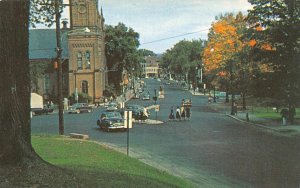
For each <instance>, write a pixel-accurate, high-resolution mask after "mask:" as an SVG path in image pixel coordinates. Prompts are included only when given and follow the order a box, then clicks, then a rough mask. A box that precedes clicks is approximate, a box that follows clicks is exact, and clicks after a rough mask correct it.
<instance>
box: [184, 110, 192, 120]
mask: <svg viewBox="0 0 300 188" xmlns="http://www.w3.org/2000/svg"><path fill="white" fill-rule="evenodd" d="M185 111H186V118H187V119H188V120H189V119H190V117H191V109H190V107H186V109H185Z"/></svg>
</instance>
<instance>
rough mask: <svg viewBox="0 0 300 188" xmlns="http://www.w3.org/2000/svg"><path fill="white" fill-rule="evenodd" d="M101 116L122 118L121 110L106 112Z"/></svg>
mask: <svg viewBox="0 0 300 188" xmlns="http://www.w3.org/2000/svg"><path fill="white" fill-rule="evenodd" d="M101 117H105V118H108V119H110V118H122V116H121V114H120V113H119V112H107V113H105V114H103V115H102V116H101Z"/></svg>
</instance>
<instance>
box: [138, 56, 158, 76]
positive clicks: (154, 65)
mask: <svg viewBox="0 0 300 188" xmlns="http://www.w3.org/2000/svg"><path fill="white" fill-rule="evenodd" d="M159 65H160V61H159V58H158V57H156V56H146V57H145V62H143V63H141V66H142V70H143V72H142V74H143V75H144V76H145V77H146V78H148V77H152V78H154V77H156V78H158V77H160V71H161V69H160V66H159Z"/></svg>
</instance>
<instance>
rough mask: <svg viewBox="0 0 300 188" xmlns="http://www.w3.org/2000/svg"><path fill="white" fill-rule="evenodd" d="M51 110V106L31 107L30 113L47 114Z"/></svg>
mask: <svg viewBox="0 0 300 188" xmlns="http://www.w3.org/2000/svg"><path fill="white" fill-rule="evenodd" d="M52 112H53V108H51V107H47V106H44V108H31V113H32V115H33V116H35V115H43V114H49V113H52Z"/></svg>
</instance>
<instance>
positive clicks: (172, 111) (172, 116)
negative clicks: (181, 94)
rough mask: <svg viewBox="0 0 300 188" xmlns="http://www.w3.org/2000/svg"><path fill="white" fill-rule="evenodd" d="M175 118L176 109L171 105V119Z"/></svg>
mask: <svg viewBox="0 0 300 188" xmlns="http://www.w3.org/2000/svg"><path fill="white" fill-rule="evenodd" d="M173 119H175V116H174V110H173V106H172V107H171V112H170V115H169V120H173Z"/></svg>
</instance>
